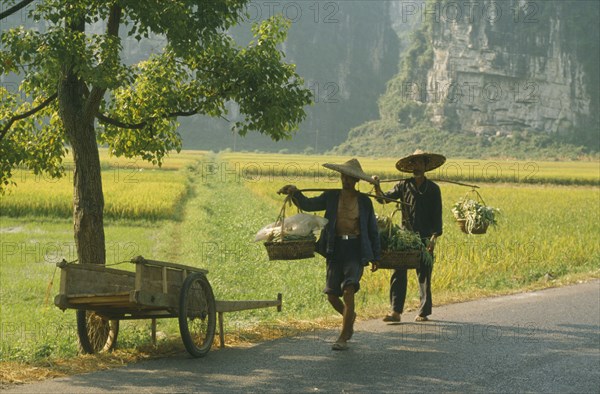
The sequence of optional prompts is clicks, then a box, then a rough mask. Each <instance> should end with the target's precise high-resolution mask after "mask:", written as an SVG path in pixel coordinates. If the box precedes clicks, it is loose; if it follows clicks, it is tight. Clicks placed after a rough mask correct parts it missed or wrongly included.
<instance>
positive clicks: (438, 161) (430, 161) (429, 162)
mask: <svg viewBox="0 0 600 394" xmlns="http://www.w3.org/2000/svg"><path fill="white" fill-rule="evenodd" d="M419 157H423V158H425V159H426V160H425V172H427V171H431V170H435V169H436V168H438V167H439V166H441V165H442V164H444V163H445V162H446V158H445V157H444V156H442V155H439V154H437V153H429V152H425V151H422V150H421V149H417V150H416V151H415V153H413V154H412V155H409V156H406V157H403V158H402V159H400V160H398V162H397V163H396V168H397V169H398V171H402V172H413V170H414V168H415V159H417V158H419Z"/></svg>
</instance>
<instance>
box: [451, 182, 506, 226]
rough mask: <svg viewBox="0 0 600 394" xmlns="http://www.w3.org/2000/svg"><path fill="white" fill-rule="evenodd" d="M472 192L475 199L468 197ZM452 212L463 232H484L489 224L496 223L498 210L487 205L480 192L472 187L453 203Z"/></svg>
mask: <svg viewBox="0 0 600 394" xmlns="http://www.w3.org/2000/svg"><path fill="white" fill-rule="evenodd" d="M473 193H474V194H475V195H476V196H475V198H476V199H473V198H470V196H469V195H470V194H473ZM452 213H453V214H454V218H455V219H456V223H457V224H458V226H459V227H460V229H461V231H462V232H463V233H465V234H485V233H486V232H487V230H488V227H489V225H490V224H491V225H495V224H496V214H498V213H499V210H498V209H497V208H493V207H490V206H487V205H486V204H485V201H483V197H481V194H479V192H478V191H477V190H475V189H472V190H471V191H469V192H467V194H465V196H464V197H463V198H461V199H460V200H458V202H456V203H455V204H454V206H453V207H452Z"/></svg>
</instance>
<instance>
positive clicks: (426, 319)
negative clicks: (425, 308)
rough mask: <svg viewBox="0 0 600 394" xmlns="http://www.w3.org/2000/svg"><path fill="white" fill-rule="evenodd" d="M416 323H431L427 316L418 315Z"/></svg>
mask: <svg viewBox="0 0 600 394" xmlns="http://www.w3.org/2000/svg"><path fill="white" fill-rule="evenodd" d="M415 321H429V318H428V317H427V316H419V315H417V317H415Z"/></svg>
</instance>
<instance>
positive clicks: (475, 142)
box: [333, 0, 600, 159]
mask: <svg viewBox="0 0 600 394" xmlns="http://www.w3.org/2000/svg"><path fill="white" fill-rule="evenodd" d="M458 4H459V3H452V2H448V1H440V0H438V1H429V2H428V4H427V5H426V6H425V9H426V10H427V11H428V12H425V15H427V16H428V19H427V20H426V21H425V22H424V23H423V24H422V25H421V27H420V29H418V30H417V31H415V33H414V34H413V36H412V41H411V46H410V48H409V49H408V50H407V51H405V52H404V53H403V55H402V60H401V64H400V68H399V72H398V74H397V75H396V76H395V77H394V78H392V79H391V80H390V82H389V83H388V85H387V90H386V93H385V94H384V95H382V97H381V98H380V100H379V112H380V114H379V119H378V120H373V121H370V122H366V123H364V124H363V125H361V126H358V127H356V128H354V129H353V130H352V131H351V132H350V133H349V137H348V140H347V141H346V142H344V143H343V144H341V145H340V146H338V147H337V148H335V149H334V150H333V152H335V153H340V154H349V153H356V154H371V155H390V154H392V155H398V154H404V153H408V152H411V151H412V150H414V148H415V147H417V146H418V147H421V148H424V149H430V150H437V151H443V152H446V153H447V154H452V155H459V156H463V157H481V156H488V157H490V156H496V157H498V156H500V157H517V158H528V157H529V158H534V157H537V158H542V157H545V158H557V159H563V158H577V157H579V156H581V155H593V156H594V155H595V156H597V155H598V152H599V151H600V146H599V144H600V122H599V113H600V111H599V101H600V100H599V95H600V93H599V92H600V90H599V76H600V69H599V65H600V59H599V57H600V55H599V47H600V43H599V42H598V37H599V34H600V32H599V29H598V23H597V21H598V18H599V8H600V2H597V1H545V2H518V1H512V0H511V1H509V0H503V1H492V0H484V1H482V2H479V3H477V4H478V7H479V8H478V9H477V10H466V9H461V8H457V5H458ZM460 4H463V3H460ZM464 4H469V3H464ZM471 5H472V6H473V4H471ZM490 10H493V12H492V11H490Z"/></svg>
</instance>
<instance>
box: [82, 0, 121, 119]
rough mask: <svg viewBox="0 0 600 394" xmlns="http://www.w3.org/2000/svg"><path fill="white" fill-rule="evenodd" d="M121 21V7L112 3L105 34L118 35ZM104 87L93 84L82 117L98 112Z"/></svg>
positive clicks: (91, 117) (92, 117) (87, 117)
mask: <svg viewBox="0 0 600 394" xmlns="http://www.w3.org/2000/svg"><path fill="white" fill-rule="evenodd" d="M120 23H121V7H120V6H119V5H117V4H113V5H112V6H111V7H110V15H109V16H108V25H107V27H106V34H107V35H108V36H111V37H116V38H118V37H119V24H120ZM105 92H106V88H100V87H97V86H94V87H93V88H92V91H91V92H90V95H89V96H88V99H87V100H86V104H85V109H84V112H83V113H84V119H86V120H87V119H90V120H92V119H94V116H95V114H96V113H97V112H98V108H99V107H100V101H101V100H102V97H104V93H105Z"/></svg>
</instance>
